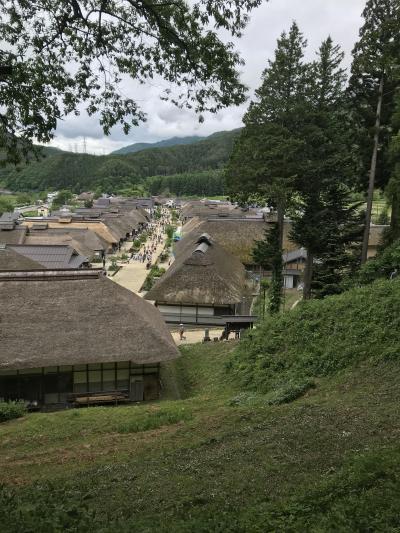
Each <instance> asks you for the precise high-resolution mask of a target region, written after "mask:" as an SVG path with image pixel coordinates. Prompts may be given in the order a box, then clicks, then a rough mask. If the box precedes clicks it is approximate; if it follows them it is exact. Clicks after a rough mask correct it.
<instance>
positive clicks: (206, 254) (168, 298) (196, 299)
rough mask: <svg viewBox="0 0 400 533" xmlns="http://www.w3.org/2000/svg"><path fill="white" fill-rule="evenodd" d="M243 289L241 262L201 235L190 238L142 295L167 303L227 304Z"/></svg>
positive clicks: (243, 271)
mask: <svg viewBox="0 0 400 533" xmlns="http://www.w3.org/2000/svg"><path fill="white" fill-rule="evenodd" d="M245 292H246V281H245V269H244V267H243V265H242V264H241V263H240V261H239V260H238V259H236V257H234V256H232V255H231V254H230V253H229V252H227V251H226V250H224V248H222V246H219V245H218V244H217V243H215V242H214V241H212V240H210V237H209V236H206V235H204V236H200V237H199V238H197V239H194V240H192V242H191V245H190V246H188V247H186V248H185V250H183V252H182V253H181V254H180V255H179V257H177V259H176V260H175V261H174V262H173V263H172V265H171V266H170V268H169V269H168V270H167V272H166V273H165V274H164V275H163V276H162V277H161V278H160V279H159V280H158V281H157V282H156V284H155V285H154V287H153V288H152V289H151V290H150V291H149V292H148V293H147V294H146V296H145V298H146V299H147V300H152V301H156V302H157V303H168V304H189V305H190V304H191V305H193V304H198V305H228V304H235V303H239V302H241V301H242V298H243V296H244V295H245Z"/></svg>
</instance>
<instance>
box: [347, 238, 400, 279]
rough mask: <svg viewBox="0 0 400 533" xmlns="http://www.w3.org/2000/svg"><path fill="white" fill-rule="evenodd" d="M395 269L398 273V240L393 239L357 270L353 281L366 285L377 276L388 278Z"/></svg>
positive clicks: (399, 263) (399, 250)
mask: <svg viewBox="0 0 400 533" xmlns="http://www.w3.org/2000/svg"><path fill="white" fill-rule="evenodd" d="M395 270H397V271H398V272H399V273H400V241H395V242H394V243H393V244H391V245H390V246H388V247H387V248H385V249H384V250H381V251H380V252H379V253H378V255H377V256H376V257H375V258H374V259H370V260H369V261H368V262H367V263H366V264H365V265H364V266H363V267H362V268H361V269H360V270H359V272H358V274H357V277H356V278H355V282H356V283H358V284H361V285H367V284H369V283H372V282H373V281H375V280H376V279H379V278H386V279H388V278H389V277H390V275H391V273H392V272H394V271H395Z"/></svg>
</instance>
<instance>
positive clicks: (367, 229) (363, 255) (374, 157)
mask: <svg viewBox="0 0 400 533" xmlns="http://www.w3.org/2000/svg"><path fill="white" fill-rule="evenodd" d="M383 86H384V72H382V75H381V80H380V83H379V93H378V105H377V108H376V120H375V134H374V148H373V151H372V160H371V169H370V172H369V184H368V197H367V212H366V214H365V227H364V237H363V243H362V253H361V264H362V265H364V264H365V263H366V261H367V257H368V244H369V234H370V230H371V214H372V204H373V201H374V190H375V176H376V165H377V161H378V149H379V133H380V128H381V116H382V103H383Z"/></svg>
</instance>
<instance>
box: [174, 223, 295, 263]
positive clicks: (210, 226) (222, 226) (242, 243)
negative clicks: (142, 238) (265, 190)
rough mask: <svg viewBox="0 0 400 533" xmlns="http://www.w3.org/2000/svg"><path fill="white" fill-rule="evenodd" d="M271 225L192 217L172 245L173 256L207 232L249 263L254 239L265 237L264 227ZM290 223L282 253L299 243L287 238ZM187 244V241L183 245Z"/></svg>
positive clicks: (288, 226) (288, 224)
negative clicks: (179, 239) (178, 238)
mask: <svg viewBox="0 0 400 533" xmlns="http://www.w3.org/2000/svg"><path fill="white" fill-rule="evenodd" d="M271 227H272V224H271V223H269V222H266V221H265V220H261V219H260V220H257V219H246V218H241V219H218V220H216V219H208V220H201V219H199V218H194V219H192V220H190V221H189V222H188V223H187V224H185V225H184V226H183V239H182V240H181V241H180V242H178V243H177V244H176V246H175V250H176V255H177V256H178V255H179V254H180V253H181V250H182V249H183V248H184V247H185V246H186V245H187V244H188V245H189V243H190V242H192V241H193V240H194V239H196V238H197V237H198V236H199V235H201V234H202V233H208V234H210V235H211V238H212V239H213V240H214V241H215V242H216V243H218V244H220V245H221V246H223V247H224V248H225V249H226V250H227V251H228V252H230V253H231V254H232V255H234V256H235V257H237V258H238V259H239V260H240V261H241V262H242V263H243V264H245V265H251V264H252V263H253V262H254V261H253V258H252V251H253V248H254V245H255V241H259V240H262V239H264V236H265V230H266V229H267V228H271ZM290 229H291V225H290V222H285V228H284V252H289V251H292V250H296V249H297V248H298V245H296V244H295V243H293V242H291V241H290V240H289V236H288V235H289V232H290ZM186 243H187V244H186Z"/></svg>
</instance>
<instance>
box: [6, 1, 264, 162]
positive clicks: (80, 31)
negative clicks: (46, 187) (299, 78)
mask: <svg viewBox="0 0 400 533" xmlns="http://www.w3.org/2000/svg"><path fill="white" fill-rule="evenodd" d="M260 3H261V0H230V1H229V2H226V1H225V0H196V1H193V2H186V0H174V1H173V2H164V1H160V0H153V1H136V0H118V1H117V2H115V1H111V0H102V1H101V2H100V1H93V0H51V1H47V2H29V1H26V0H3V1H1V2H0V35H1V40H2V49H1V50H0V67H1V68H0V146H1V147H2V149H3V152H4V153H5V155H6V158H4V157H2V159H1V160H2V161H5V160H6V161H10V162H13V163H15V162H19V160H20V159H21V157H22V155H25V156H28V155H29V153H30V150H31V148H32V146H31V144H32V139H34V138H36V139H37V140H38V141H39V142H41V143H46V142H48V141H49V140H50V139H51V138H52V137H53V134H54V133H53V132H54V130H55V128H56V126H57V122H58V120H60V119H61V118H62V117H63V116H65V115H67V114H69V113H76V114H79V110H80V108H81V107H83V105H85V108H86V111H87V113H88V114H89V115H94V114H97V115H98V116H99V119H100V125H101V126H102V127H103V130H104V133H105V134H108V133H109V132H110V129H111V128H112V127H113V126H114V125H116V124H120V125H121V126H122V128H123V130H124V131H125V133H128V132H129V130H130V128H131V127H132V126H137V125H138V124H139V123H140V122H141V121H144V120H145V119H146V116H145V114H144V113H143V111H142V110H141V108H140V103H139V101H137V100H134V99H132V98H130V97H126V96H124V95H122V94H121V91H120V85H121V81H122V79H123V78H131V79H133V80H136V81H137V82H138V83H142V84H143V83H146V82H147V81H148V80H150V81H151V80H153V79H154V78H159V79H164V80H165V81H166V82H167V84H168V89H167V90H166V91H165V92H164V93H163V94H162V98H163V99H164V100H169V101H171V102H172V103H174V104H176V105H179V106H186V107H188V108H190V109H194V110H195V111H196V112H198V113H202V112H203V111H207V110H208V111H212V112H215V111H217V110H218V109H221V108H223V107H226V106H228V105H231V104H234V105H235V104H236V105H237V104H239V103H241V102H243V101H244V99H245V89H246V88H245V86H244V85H243V84H242V83H241V81H240V79H239V72H238V67H239V66H240V65H241V64H242V60H241V59H240V57H239V55H238V53H237V52H236V51H235V50H234V48H233V45H232V44H231V43H224V42H223V41H222V40H221V38H220V35H221V33H220V32H219V31H218V30H221V29H222V30H225V31H226V32H227V33H228V34H231V35H233V36H235V37H240V36H241V33H242V31H243V29H244V28H245V26H246V24H247V22H248V20H249V15H248V13H249V11H251V9H253V8H254V7H257V6H258V5H259V4H260ZM200 116H201V115H200Z"/></svg>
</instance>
